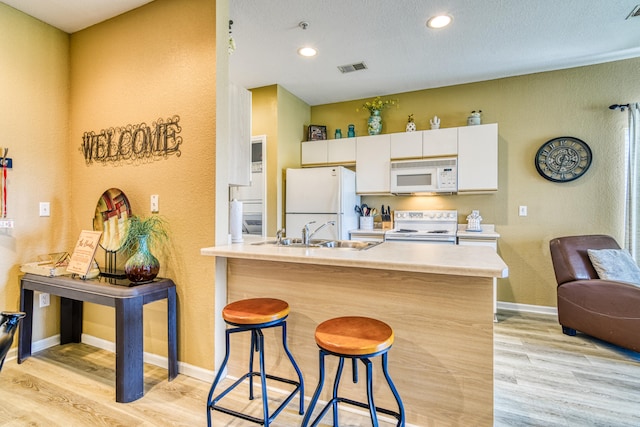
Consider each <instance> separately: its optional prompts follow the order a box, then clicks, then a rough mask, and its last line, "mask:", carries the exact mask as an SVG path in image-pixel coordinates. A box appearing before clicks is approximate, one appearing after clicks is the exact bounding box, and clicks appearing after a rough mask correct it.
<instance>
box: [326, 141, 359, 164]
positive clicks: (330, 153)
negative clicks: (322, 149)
mask: <svg viewBox="0 0 640 427" xmlns="http://www.w3.org/2000/svg"><path fill="white" fill-rule="evenodd" d="M327 163H328V164H330V165H354V164H355V163H356V139H355V138H341V139H330V140H328V141H327Z"/></svg>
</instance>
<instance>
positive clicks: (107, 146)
mask: <svg viewBox="0 0 640 427" xmlns="http://www.w3.org/2000/svg"><path fill="white" fill-rule="evenodd" d="M179 122H180V117H179V116H177V115H176V116H173V117H171V118H169V119H167V120H166V121H165V120H163V119H158V120H156V121H155V122H153V123H152V125H151V126H149V125H147V124H146V123H140V124H137V125H126V126H122V127H112V128H109V129H103V130H102V131H100V132H99V133H95V132H93V131H90V132H85V133H84V135H82V145H80V151H81V152H82V155H83V156H84V160H85V162H86V163H87V165H90V164H92V163H93V162H97V163H103V164H106V163H108V162H113V163H119V162H125V163H134V162H139V161H145V160H156V159H160V158H165V159H166V158H168V157H169V156H171V155H174V154H175V155H176V156H177V157H180V154H181V152H180V145H182V137H181V136H178V134H179V133H180V132H181V131H182V128H181V127H180V125H179Z"/></svg>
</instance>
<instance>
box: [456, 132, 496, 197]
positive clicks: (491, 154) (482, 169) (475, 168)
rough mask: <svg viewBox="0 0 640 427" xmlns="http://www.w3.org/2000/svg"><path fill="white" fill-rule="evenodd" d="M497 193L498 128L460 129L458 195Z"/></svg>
mask: <svg viewBox="0 0 640 427" xmlns="http://www.w3.org/2000/svg"><path fill="white" fill-rule="evenodd" d="M497 189H498V124H497V123H491V124H487V125H478V126H464V127H460V128H458V192H459V193H461V192H485V191H496V190H497Z"/></svg>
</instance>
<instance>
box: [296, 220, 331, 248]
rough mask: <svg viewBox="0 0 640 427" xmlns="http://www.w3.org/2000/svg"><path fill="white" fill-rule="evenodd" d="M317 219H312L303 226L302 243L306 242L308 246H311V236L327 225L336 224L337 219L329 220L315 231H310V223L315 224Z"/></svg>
mask: <svg viewBox="0 0 640 427" xmlns="http://www.w3.org/2000/svg"><path fill="white" fill-rule="evenodd" d="M315 223H316V222H315V221H311V222H308V223H306V224H305V225H304V227H302V243H304V244H305V245H306V246H309V242H310V241H311V238H312V237H313V236H314V234H316V233H317V232H318V231H320V230H322V229H323V228H325V227H326V226H327V225H336V222H335V221H327V222H325V223H324V224H322V225H321V226H320V227H318V228H316V229H315V230H314V231H312V232H309V225H311V224H315Z"/></svg>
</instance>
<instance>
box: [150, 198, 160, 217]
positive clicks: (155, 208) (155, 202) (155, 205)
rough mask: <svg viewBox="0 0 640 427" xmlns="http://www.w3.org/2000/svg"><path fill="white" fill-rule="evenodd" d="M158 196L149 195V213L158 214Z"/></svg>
mask: <svg viewBox="0 0 640 427" xmlns="http://www.w3.org/2000/svg"><path fill="white" fill-rule="evenodd" d="M158 199H159V198H158V195H157V194H152V195H151V213H158V212H160V205H159V200H158Z"/></svg>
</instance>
